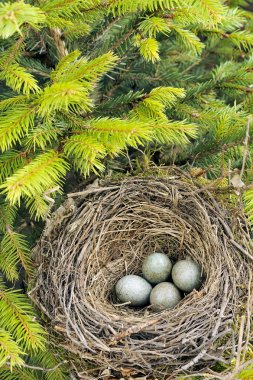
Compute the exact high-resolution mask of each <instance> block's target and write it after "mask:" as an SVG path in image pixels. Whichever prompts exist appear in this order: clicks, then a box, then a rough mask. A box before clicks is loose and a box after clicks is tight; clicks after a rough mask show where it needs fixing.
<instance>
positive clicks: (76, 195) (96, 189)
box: [68, 186, 119, 198]
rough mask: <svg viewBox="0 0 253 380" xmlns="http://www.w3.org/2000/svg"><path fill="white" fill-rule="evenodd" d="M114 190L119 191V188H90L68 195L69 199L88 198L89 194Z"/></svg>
mask: <svg viewBox="0 0 253 380" xmlns="http://www.w3.org/2000/svg"><path fill="white" fill-rule="evenodd" d="M114 189H119V186H108V187H98V188H90V189H88V190H84V191H79V192H77V193H69V194H68V198H73V197H80V196H86V195H88V194H92V193H101V192H102V191H107V190H114Z"/></svg>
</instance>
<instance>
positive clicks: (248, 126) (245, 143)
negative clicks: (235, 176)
mask: <svg viewBox="0 0 253 380" xmlns="http://www.w3.org/2000/svg"><path fill="white" fill-rule="evenodd" d="M250 122H251V120H250V117H249V118H248V121H247V125H246V133H245V139H244V141H243V145H244V149H243V159H242V168H241V173H240V178H242V176H243V173H244V170H245V165H246V160H247V156H248V153H249V151H248V143H249V128H250Z"/></svg>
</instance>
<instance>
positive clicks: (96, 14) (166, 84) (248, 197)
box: [0, 0, 253, 380]
mask: <svg viewBox="0 0 253 380" xmlns="http://www.w3.org/2000/svg"><path fill="white" fill-rule="evenodd" d="M248 7H249V2H247V1H241V0H230V1H226V2H224V1H221V0H108V1H106V2H105V1H104V0H68V1H66V0H35V1H23V0H21V1H9V2H7V1H0V189H1V195H0V213H1V217H0V270H1V271H2V273H3V277H4V278H5V279H7V280H10V281H15V280H17V279H18V277H19V272H20V268H21V267H22V268H24V269H25V271H26V274H27V277H28V279H29V278H31V276H32V272H33V263H32V258H31V256H30V250H29V243H28V240H29V239H27V238H26V236H24V235H22V234H21V233H20V232H21V231H20V230H19V228H20V225H21V224H22V222H23V221H24V219H25V220H27V219H28V220H29V221H33V222H35V223H38V222H37V221H38V220H43V219H44V218H45V217H46V216H47V215H48V214H49V212H50V209H51V207H52V205H53V204H54V202H56V201H57V200H58V199H59V197H61V196H62V194H64V183H65V180H66V177H67V176H68V175H73V172H76V173H75V176H77V177H78V178H79V177H80V178H82V177H86V176H88V175H90V174H91V173H92V172H95V173H96V174H100V173H102V172H103V171H105V170H107V169H110V168H112V169H113V168H114V167H115V166H114V165H116V166H117V165H121V164H122V166H124V155H126V156H127V157H128V156H129V154H130V156H131V158H134V159H135V164H136V165H137V166H138V165H144V162H145V159H146V158H147V157H148V155H149V154H150V152H152V153H151V155H152V154H153V153H154V152H157V151H159V152H160V163H176V164H179V165H191V166H196V167H197V168H202V169H203V171H204V172H205V173H206V177H207V178H209V179H211V180H212V179H214V178H216V179H217V178H221V179H224V178H227V176H228V171H229V170H230V169H231V168H232V170H233V171H234V172H235V173H237V172H238V171H240V170H241V169H242V165H243V159H242V157H243V155H244V152H245V144H244V141H245V133H246V126H247V123H248V120H249V116H250V115H251V114H252V110H253V93H252V91H253V87H252V83H253V55H252V47H253V33H252V27H253V15H252V13H251V12H250V11H249V10H248ZM252 128H253V126H252V123H250V128H249V134H250V135H251V133H252ZM251 144H252V141H251V139H249V141H248V144H247V155H246V156H247V157H246V161H247V162H246V165H245V170H244V171H243V173H242V174H243V178H242V180H243V181H244V182H245V184H246V186H248V187H247V189H246V190H247V191H246V192H245V193H244V195H243V200H244V202H245V211H246V212H247V213H248V215H249V219H250V221H252V223H253V190H252V188H250V183H251V181H252V169H251V155H250V153H251V151H252V145H251ZM116 161H117V163H116ZM133 163H134V161H133ZM123 170H124V169H123ZM236 170H237V171H236ZM231 175H233V172H232V174H231ZM77 177H76V178H77ZM67 178H68V177H67ZM225 182H226V181H225ZM226 186H227V182H226ZM26 210H27V211H26ZM0 313H1V318H0V365H2V366H3V367H2V372H0V376H2V377H1V378H3V379H8V380H9V379H18V378H22V379H23V378H24V379H26V378H27V379H37V378H39V379H42V378H43V379H44V378H45V379H49V380H54V379H63V378H64V376H65V375H64V373H63V372H64V371H62V370H61V369H60V367H59V368H58V369H57V370H55V371H48V372H43V371H42V372H38V371H37V370H34V369H29V368H27V367H24V366H23V367H22V364H23V365H24V362H25V361H26V362H27V363H28V362H29V363H30V364H31V365H33V363H35V365H37V366H40V367H41V366H45V367H47V368H48V367H50V366H52V367H54V366H55V365H56V364H55V363H57V360H56V359H55V358H54V357H52V355H51V356H50V355H49V354H48V355H49V356H48V357H47V356H45V355H46V354H45V353H44V352H43V350H42V348H43V346H44V342H45V337H44V333H43V330H42V329H41V328H40V326H39V324H38V322H37V321H35V320H33V315H34V314H33V313H34V312H33V311H32V309H31V306H30V304H29V302H28V300H27V298H26V296H25V295H23V294H21V293H19V292H17V291H15V290H8V289H7V288H6V286H5V285H4V283H3V282H1V283H0ZM39 350H40V352H39ZM28 352H29V355H30V356H29V358H28V357H25V355H24V354H25V353H28ZM43 355H44V356H43ZM9 367H14V369H13V371H12V372H10V371H9ZM61 376H62V377H61Z"/></svg>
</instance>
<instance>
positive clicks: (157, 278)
mask: <svg viewBox="0 0 253 380" xmlns="http://www.w3.org/2000/svg"><path fill="white" fill-rule="evenodd" d="M171 268H172V264H171V261H170V259H169V257H168V256H167V255H165V254H164V253H160V252H154V253H151V255H148V256H147V257H146V259H145V260H144V262H143V264H142V273H143V276H144V277H145V278H146V280H148V281H149V282H150V283H151V284H159V282H163V281H165V280H167V279H168V277H169V275H170V272H171Z"/></svg>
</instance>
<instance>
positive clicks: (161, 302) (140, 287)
mask: <svg viewBox="0 0 253 380" xmlns="http://www.w3.org/2000/svg"><path fill="white" fill-rule="evenodd" d="M142 274H143V277H141V276H137V275H127V276H124V277H122V278H121V279H120V280H119V281H118V282H117V284H116V287H115V291H116V295H117V298H118V299H119V300H120V301H121V302H122V303H127V304H130V305H131V306H147V305H149V304H150V305H151V306H152V309H153V310H155V311H161V310H164V309H170V308H172V307H174V306H176V305H177V304H178V303H179V302H180V301H181V299H182V294H185V293H189V292H191V291H192V290H193V289H199V287H200V286H201V268H200V266H199V265H198V264H196V263H195V262H194V261H192V260H191V259H185V260H179V261H177V262H176V263H175V264H174V265H172V262H171V260H170V259H169V257H168V256H167V255H166V254H164V253H159V252H154V253H152V254H150V255H149V256H147V257H146V259H145V260H144V262H143V265H142ZM170 279H171V281H169V280H170ZM152 286H153V287H152Z"/></svg>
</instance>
